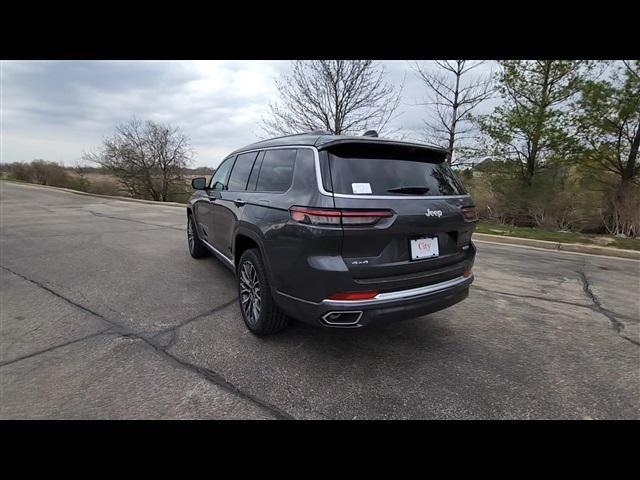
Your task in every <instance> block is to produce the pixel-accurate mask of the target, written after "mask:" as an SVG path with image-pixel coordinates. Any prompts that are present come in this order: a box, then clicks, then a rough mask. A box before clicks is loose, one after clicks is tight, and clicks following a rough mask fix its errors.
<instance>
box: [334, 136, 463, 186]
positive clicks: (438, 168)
mask: <svg viewBox="0 0 640 480" xmlns="http://www.w3.org/2000/svg"><path fill="white" fill-rule="evenodd" d="M329 167H330V171H331V180H332V183H333V191H334V192H335V193H345V194H350V195H353V194H363V195H366V194H369V195H403V194H406V195H427V196H429V195H464V194H465V193H466V192H465V191H464V188H463V186H462V183H461V182H460V180H458V178H457V177H456V176H455V174H454V173H453V171H452V170H451V168H450V167H449V165H448V164H447V163H446V161H444V154H442V153H439V152H430V151H425V150H420V149H415V148H412V149H407V148H406V147H405V148H404V149H402V148H398V147H393V148H380V147H376V148H372V147H367V148H366V149H365V148H362V147H357V148H343V149H342V150H339V151H331V152H330V153H329Z"/></svg>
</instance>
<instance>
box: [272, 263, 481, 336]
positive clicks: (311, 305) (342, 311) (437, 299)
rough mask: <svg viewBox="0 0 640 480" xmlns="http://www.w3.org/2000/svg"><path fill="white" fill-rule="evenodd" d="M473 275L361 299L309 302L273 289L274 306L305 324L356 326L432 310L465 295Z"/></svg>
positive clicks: (398, 318) (422, 313) (396, 319)
mask: <svg viewBox="0 0 640 480" xmlns="http://www.w3.org/2000/svg"><path fill="white" fill-rule="evenodd" d="M472 282H473V275H471V276H469V277H457V278H454V279H451V280H447V281H444V282H440V283H436V284H432V285H427V286H423V287H418V288H412V289H406V290H398V291H394V292H386V293H381V294H379V295H378V296H377V297H375V298H373V299H370V300H364V301H345V300H323V301H321V302H311V301H308V300H304V299H300V298H296V297H293V296H291V295H287V294H284V293H281V292H276V299H277V303H278V305H279V306H280V307H281V308H282V309H283V310H284V311H285V312H286V313H287V314H289V315H290V316H292V317H294V318H296V319H298V320H301V321H303V322H306V323H311V324H315V325H322V326H325V327H331V328H357V327H363V326H367V325H371V324H376V323H385V322H390V321H398V320H403V319H407V318H414V317H419V316H421V315H426V314H428V313H433V312H436V311H438V310H442V309H443V308H447V307H450V306H451V305H454V304H456V303H458V302H460V301H462V300H464V299H465V298H467V296H468V295H469V285H471V283H472Z"/></svg>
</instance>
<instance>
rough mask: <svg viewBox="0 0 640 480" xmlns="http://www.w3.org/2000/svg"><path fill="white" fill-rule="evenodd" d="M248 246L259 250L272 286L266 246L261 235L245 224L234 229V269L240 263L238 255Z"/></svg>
mask: <svg viewBox="0 0 640 480" xmlns="http://www.w3.org/2000/svg"><path fill="white" fill-rule="evenodd" d="M249 248H257V249H258V251H259V252H260V256H261V257H262V261H263V263H264V266H265V268H266V270H267V275H268V276H269V283H270V284H271V285H272V286H273V281H272V279H273V276H272V275H271V263H270V261H269V257H268V255H267V254H266V248H265V245H264V241H263V240H262V237H261V235H260V234H259V233H258V232H256V231H254V230H253V229H250V228H248V227H245V226H240V227H239V228H238V229H237V230H236V233H235V236H234V239H233V260H234V263H235V266H236V271H237V270H238V264H239V263H240V257H241V256H242V253H243V252H244V251H245V250H247V249H249Z"/></svg>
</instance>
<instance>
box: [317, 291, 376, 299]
mask: <svg viewBox="0 0 640 480" xmlns="http://www.w3.org/2000/svg"><path fill="white" fill-rule="evenodd" d="M376 295H378V291H377V290H366V291H364V292H337V293H332V294H331V295H329V296H328V297H327V300H369V299H371V298H374V297H375V296H376Z"/></svg>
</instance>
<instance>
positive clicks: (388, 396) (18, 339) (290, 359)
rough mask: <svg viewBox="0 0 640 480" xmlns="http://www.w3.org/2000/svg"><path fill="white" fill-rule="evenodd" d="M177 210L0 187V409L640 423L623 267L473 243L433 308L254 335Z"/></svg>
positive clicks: (638, 365) (635, 335)
mask: <svg viewBox="0 0 640 480" xmlns="http://www.w3.org/2000/svg"><path fill="white" fill-rule="evenodd" d="M185 220H186V213H185V210H184V208H179V207H174V206H162V205H149V204H141V203H133V202H125V201H119V200H113V199H107V198H95V197H89V196H80V195H75V194H72V193H67V192H59V191H54V190H48V189H43V188H38V187H34V186H29V185H18V184H12V183H8V182H0V418H2V419H124V418H135V419H138V418H148V419H174V418H175V419H178V418H179V419H183V418H184V419H187V418H197V419H529V418H531V419H638V418H640V262H638V261H635V260H626V259H618V258H610V257H602V256H594V255H582V254H573V253H562V252H554V251H548V250H539V249H534V248H526V247H515V246H508V245H497V244H496V245H493V244H488V243H477V247H478V255H477V259H476V265H475V267H474V273H475V276H476V279H475V283H474V284H473V286H472V288H471V292H470V295H469V298H468V299H466V300H465V301H463V302H462V303H459V304H457V305H455V306H453V307H451V308H449V309H446V310H443V311H441V312H437V313H434V314H431V315H427V316H424V317H420V318H416V319H412V320H406V321H403V322H399V323H396V324H390V325H386V326H381V327H372V328H362V329H357V330H324V329H321V328H317V327H313V326H311V325H306V324H302V323H298V322H295V323H293V324H292V325H291V326H290V327H289V328H288V329H287V330H285V331H283V332H281V333H280V334H277V335H274V336H270V337H265V338H256V337H254V336H253V335H252V334H251V333H249V332H248V331H247V330H246V328H245V327H244V325H243V323H242V320H241V317H240V313H239V310H238V303H237V299H236V288H235V279H234V276H233V274H232V272H230V271H229V270H228V269H227V268H225V267H224V266H223V265H222V264H221V263H220V262H219V261H218V260H216V259H215V258H213V257H211V258H206V259H202V260H195V259H192V258H191V257H190V255H189V253H188V250H187V242H186V233H185Z"/></svg>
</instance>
